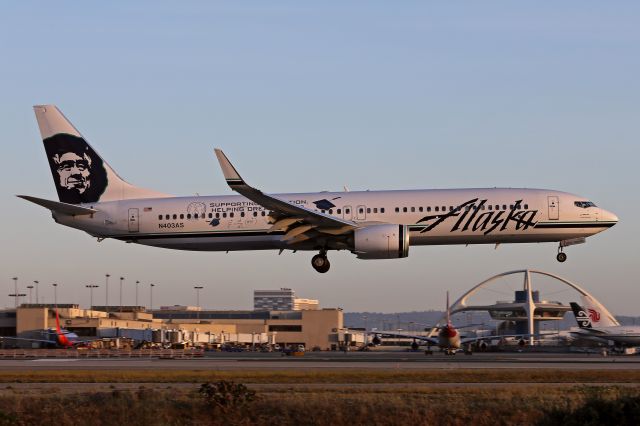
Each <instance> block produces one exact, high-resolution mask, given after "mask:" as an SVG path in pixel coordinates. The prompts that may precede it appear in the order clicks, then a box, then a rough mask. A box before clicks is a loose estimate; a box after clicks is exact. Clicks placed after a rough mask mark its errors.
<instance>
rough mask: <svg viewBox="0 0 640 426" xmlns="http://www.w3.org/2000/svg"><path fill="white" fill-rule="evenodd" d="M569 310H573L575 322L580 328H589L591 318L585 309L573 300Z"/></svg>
mask: <svg viewBox="0 0 640 426" xmlns="http://www.w3.org/2000/svg"><path fill="white" fill-rule="evenodd" d="M571 310H573V316H574V317H576V322H577V323H578V327H580V328H591V319H590V318H589V314H587V311H586V310H585V309H584V308H583V307H582V306H580V305H578V304H577V303H575V302H571Z"/></svg>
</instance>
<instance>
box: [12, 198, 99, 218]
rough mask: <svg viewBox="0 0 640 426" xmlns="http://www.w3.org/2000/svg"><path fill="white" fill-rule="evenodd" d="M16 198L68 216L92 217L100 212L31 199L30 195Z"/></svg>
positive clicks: (73, 205) (41, 199) (40, 199)
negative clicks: (91, 215)
mask: <svg viewBox="0 0 640 426" xmlns="http://www.w3.org/2000/svg"><path fill="white" fill-rule="evenodd" d="M16 197H18V198H22V199H23V200H27V201H31V202H32V203H34V204H37V205H39V206H42V207H44V208H45V209H49V210H51V211H52V212H56V213H60V214H66V215H69V216H82V215H90V214H94V213H97V212H98V210H95V209H90V208H87V207H80V206H76V205H75V204H67V203H61V202H59V201H51V200H45V199H44V198H38V197H31V196H29V195H16Z"/></svg>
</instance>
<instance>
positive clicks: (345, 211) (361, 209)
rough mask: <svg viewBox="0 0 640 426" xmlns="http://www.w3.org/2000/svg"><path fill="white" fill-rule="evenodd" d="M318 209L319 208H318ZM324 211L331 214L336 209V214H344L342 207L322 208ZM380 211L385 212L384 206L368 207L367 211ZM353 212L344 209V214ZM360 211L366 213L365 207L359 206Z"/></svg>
mask: <svg viewBox="0 0 640 426" xmlns="http://www.w3.org/2000/svg"><path fill="white" fill-rule="evenodd" d="M316 211H317V210H316ZM320 211H321V212H322V213H329V214H333V212H334V211H335V213H336V214H342V209H335V210H334V209H329V210H320ZM378 211H379V212H380V213H384V207H380V208H378V207H373V208H371V207H367V213H378ZM350 213H351V209H348V208H347V209H344V214H350ZM358 213H359V214H363V213H364V207H358Z"/></svg>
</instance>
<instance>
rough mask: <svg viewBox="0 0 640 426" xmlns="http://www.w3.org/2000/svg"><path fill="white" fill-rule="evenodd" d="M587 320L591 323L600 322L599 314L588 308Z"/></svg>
mask: <svg viewBox="0 0 640 426" xmlns="http://www.w3.org/2000/svg"><path fill="white" fill-rule="evenodd" d="M589 319H591V321H592V322H598V321H600V312H598V311H596V310H595V309H591V308H589Z"/></svg>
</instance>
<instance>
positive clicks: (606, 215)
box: [602, 209, 618, 226]
mask: <svg viewBox="0 0 640 426" xmlns="http://www.w3.org/2000/svg"><path fill="white" fill-rule="evenodd" d="M602 221H604V222H610V223H611V226H613V225H615V224H616V223H618V216H616V214H615V213H612V212H610V211H607V210H604V209H603V210H602Z"/></svg>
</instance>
